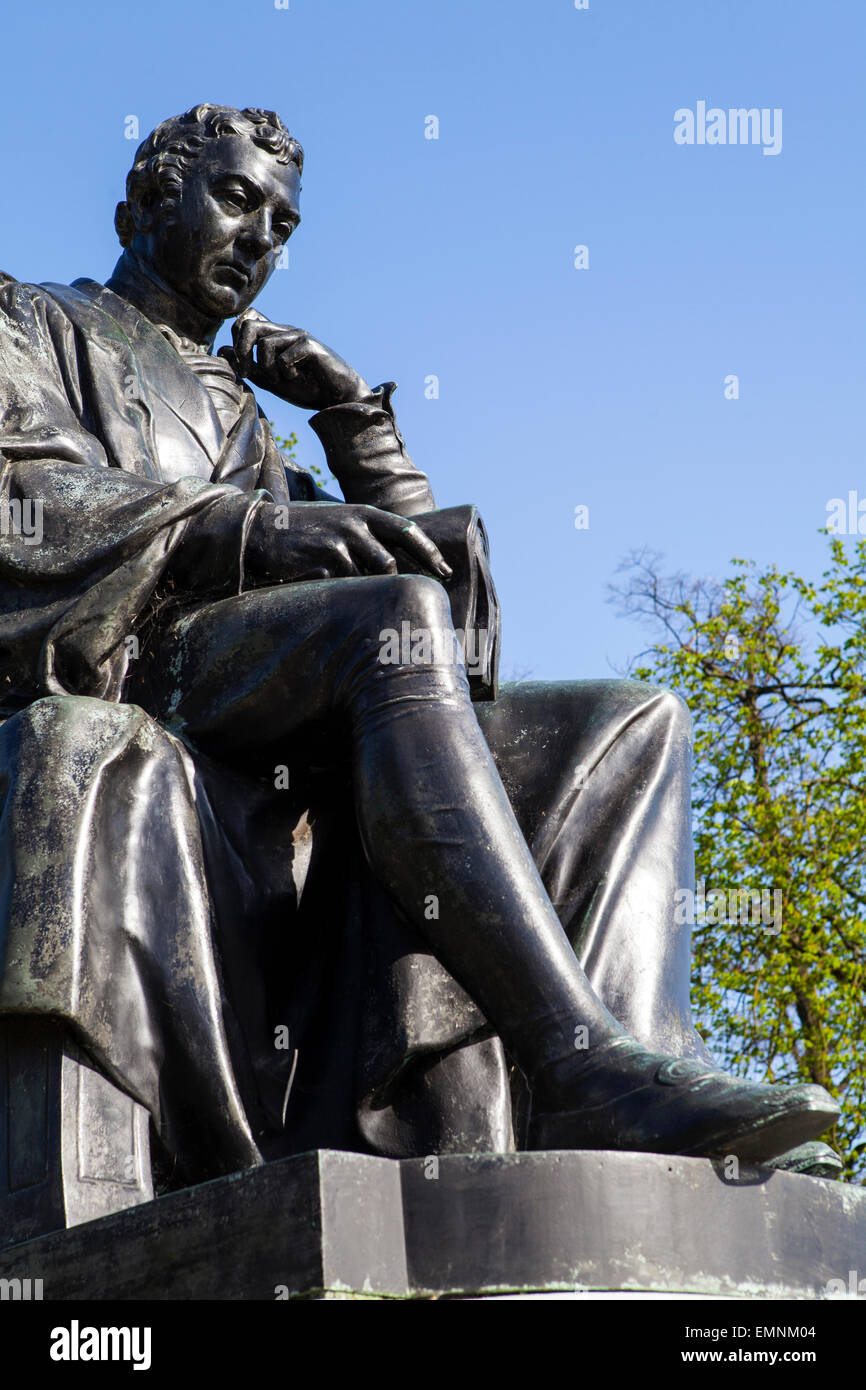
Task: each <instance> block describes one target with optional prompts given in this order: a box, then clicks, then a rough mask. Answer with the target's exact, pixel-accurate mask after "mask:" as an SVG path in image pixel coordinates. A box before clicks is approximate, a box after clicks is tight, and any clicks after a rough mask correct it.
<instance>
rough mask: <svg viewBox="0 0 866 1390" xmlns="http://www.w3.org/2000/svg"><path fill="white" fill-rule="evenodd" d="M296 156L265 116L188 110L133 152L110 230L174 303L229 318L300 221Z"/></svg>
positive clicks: (248, 298) (299, 160)
mask: <svg viewBox="0 0 866 1390" xmlns="http://www.w3.org/2000/svg"><path fill="white" fill-rule="evenodd" d="M303 164H304V152H303V150H302V149H301V146H300V145H299V144H298V142H297V141H296V140H294V139H292V136H291V135H290V134H289V132H288V130H287V129H286V127H285V126H284V125H283V123H282V121H281V120H280V118H279V116H277V115H276V113H275V112H273V111H260V110H257V109H255V108H246V109H245V110H243V111H239V110H237V109H236V108H235V107H233V106H208V105H205V106H194V107H192V108H191V109H190V110H189V111H185V112H184V114H183V115H182V116H173V117H172V118H171V119H170V120H167V121H163V122H162V124H161V125H158V126H157V128H156V130H154V131H153V133H152V134H151V135H149V136H148V137H147V139H146V140H145V141H144V143H143V144H142V145H140V146H139V148H138V150H137V152H136V156H135V162H134V164H133V166H132V168H131V169H130V171H129V174H128V175H127V179H126V201H125V202H122V203H118V205H117V212H116V214H115V219H114V225H115V227H116V229H117V234H118V236H119V238H120V241H121V245H123V246H124V247H130V248H131V249H132V250H133V251H134V252H135V253H136V254H137V255H138V256H139V257H141V258H142V259H143V260H144V261H145V262H147V263H148V264H149V265H150V266H151V267H152V268H153V270H154V271H155V272H156V273H157V274H158V275H159V276H160V277H161V279H163V280H164V281H165V282H166V283H167V284H168V285H169V286H170V287H171V288H172V289H174V290H176V291H177V293H178V294H179V295H181V296H182V297H183V298H184V299H186V300H187V301H189V302H190V303H191V304H193V305H194V306H195V308H196V309H198V310H199V311H200V312H201V313H202V314H204V315H205V316H206V317H208V318H213V319H217V318H218V319H227V318H233V317H235V316H236V315H237V314H240V313H242V312H243V310H244V309H246V308H247V307H248V306H249V305H250V304H252V302H253V300H254V299H255V297H256V295H257V294H258V293H259V291H260V290H261V289H262V288H263V286H264V285H265V284H266V282H267V281H268V279H269V278H270V276H271V274H272V272H273V270H274V267H275V265H276V262H277V259H278V257H279V254H280V250H281V248H282V247H283V246H284V245H285V243H286V241H287V240H288V238H289V237H290V236H291V234H292V232H293V231H294V229H295V227H296V226H297V225H298V223H299V221H300V211H299V207H298V196H299V194H300V190H301V171H302V169H303Z"/></svg>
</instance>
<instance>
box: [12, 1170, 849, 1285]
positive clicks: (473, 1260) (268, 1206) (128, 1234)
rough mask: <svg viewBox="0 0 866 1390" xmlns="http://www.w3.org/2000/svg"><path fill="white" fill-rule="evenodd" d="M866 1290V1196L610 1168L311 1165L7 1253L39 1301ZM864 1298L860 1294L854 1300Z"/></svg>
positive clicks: (762, 1175) (145, 1207)
mask: <svg viewBox="0 0 866 1390" xmlns="http://www.w3.org/2000/svg"><path fill="white" fill-rule="evenodd" d="M852 1270H853V1271H858V1272H859V1273H858V1277H864V1276H866V1192H864V1191H863V1190H862V1189H859V1188H852V1187H848V1186H846V1185H844V1184H842V1183H836V1182H829V1181H826V1180H823V1179H817V1178H807V1177H802V1176H795V1175H793V1174H789V1173H782V1172H774V1171H772V1170H769V1169H760V1168H745V1167H743V1168H741V1170H740V1174H739V1177H738V1179H737V1180H736V1181H731V1180H730V1179H729V1178H727V1177H726V1175H725V1171H724V1167H723V1165H721V1164H719V1165H716V1164H713V1163H711V1162H709V1161H708V1160H705V1159H688V1158H664V1157H661V1156H657V1155H652V1154H632V1153H609V1152H558V1153H524V1154H511V1155H481V1156H475V1157H473V1156H460V1155H455V1156H448V1157H441V1158H439V1159H432V1158H429V1159H411V1160H403V1161H396V1160H392V1159H384V1158H372V1157H365V1156H362V1155H358V1154H348V1153H336V1152H331V1151H326V1150H325V1151H320V1152H318V1153H310V1154H302V1155H300V1156H298V1157H295V1158H290V1159H284V1160H282V1161H280V1162H277V1163H272V1164H268V1165H267V1166H266V1167H264V1168H260V1169H257V1170H255V1171H252V1172H247V1173H240V1174H236V1175H234V1176H232V1177H229V1178H221V1179H219V1180H217V1181H215V1182H210V1183H204V1184H202V1185H201V1186H199V1187H195V1188H190V1189H188V1190H186V1191H184V1192H178V1193H173V1194H171V1195H169V1196H165V1197H161V1198H158V1199H156V1200H155V1201H151V1202H145V1203H143V1204H142V1205H140V1206H136V1207H133V1208H130V1209H129V1210H127V1211H124V1212H120V1213H117V1214H115V1215H112V1216H107V1217H105V1218H103V1219H101V1220H99V1221H92V1222H89V1223H87V1224H84V1225H80V1226H76V1227H74V1228H72V1229H69V1230H64V1231H57V1232H55V1233H53V1234H50V1235H46V1236H42V1237H40V1238H39V1239H36V1240H31V1241H29V1242H27V1243H25V1244H19V1245H16V1246H13V1247H11V1248H8V1249H6V1250H5V1251H3V1252H2V1253H0V1279H7V1280H8V1279H27V1278H30V1279H42V1281H43V1289H44V1298H45V1299H46V1300H49V1299H231V1300H243V1299H257V1300H269V1301H272V1300H274V1299H275V1298H277V1297H288V1298H322V1297H325V1298H328V1297H331V1298H333V1297H372V1298H407V1297H410V1298H411V1297H414V1298H429V1297H442V1296H443V1295H444V1296H451V1297H471V1296H473V1295H474V1296H478V1295H481V1296H485V1295H491V1294H502V1293H514V1292H530V1291H532V1292H536V1293H544V1292H554V1291H561V1290H569V1289H571V1290H574V1289H581V1290H629V1291H636V1292H645V1293H668V1294H669V1293H685V1294H693V1295H704V1296H711V1297H720V1296H721V1297H734V1298H736V1297H742V1298H756V1297H757V1298H761V1297H768V1298H809V1299H814V1298H824V1297H827V1293H828V1290H827V1286H828V1283H829V1281H830V1280H834V1279H837V1280H838V1279H841V1280H843V1281H845V1282H846V1283H847V1282H848V1280H849V1276H850V1272H851V1271H852ZM864 1287H866V1285H864Z"/></svg>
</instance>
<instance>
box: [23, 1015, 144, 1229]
mask: <svg viewBox="0 0 866 1390" xmlns="http://www.w3.org/2000/svg"><path fill="white" fill-rule="evenodd" d="M148 1126H149V1117H148V1114H147V1111H146V1110H145V1109H143V1107H142V1106H140V1105H138V1104H136V1102H135V1101H133V1100H132V1099H130V1097H129V1096H127V1095H125V1094H124V1093H123V1092H122V1091H119V1090H118V1089H117V1087H116V1086H114V1085H113V1084H112V1083H111V1082H110V1081H108V1080H106V1078H105V1077H104V1076H103V1075H102V1074H101V1073H100V1072H98V1071H97V1070H96V1069H95V1068H94V1066H93V1064H92V1062H90V1061H89V1059H88V1058H87V1057H86V1055H85V1054H84V1053H83V1052H82V1051H81V1049H80V1048H79V1047H78V1046H77V1045H76V1043H75V1041H74V1040H73V1038H72V1037H71V1035H70V1033H69V1032H68V1030H67V1029H65V1028H64V1027H63V1025H62V1024H59V1023H57V1022H55V1021H52V1020H46V1019H42V1018H38V1017H34V1016H33V1015H28V1016H21V1015H10V1014H7V1015H4V1016H2V1017H0V1248H3V1247H5V1246H9V1245H15V1244H18V1243H19V1242H20V1241H24V1240H32V1239H33V1238H34V1237H35V1236H38V1235H43V1234H45V1233H46V1232H47V1231H56V1230H62V1229H63V1228H64V1227H67V1226H78V1225H80V1224H81V1223H82V1222H83V1221H93V1220H95V1219H97V1218H98V1217H100V1216H108V1215H110V1214H111V1213H112V1212H116V1211H122V1210H123V1209H124V1208H125V1207H129V1206H136V1205H138V1204H139V1203H141V1202H148V1201H150V1200H151V1199H152V1197H153V1185H152V1180H151V1169H150V1143H149V1128H148Z"/></svg>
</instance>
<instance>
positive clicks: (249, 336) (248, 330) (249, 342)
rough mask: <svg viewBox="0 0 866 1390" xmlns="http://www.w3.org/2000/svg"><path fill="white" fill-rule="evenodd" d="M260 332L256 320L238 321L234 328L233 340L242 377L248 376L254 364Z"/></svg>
mask: <svg viewBox="0 0 866 1390" xmlns="http://www.w3.org/2000/svg"><path fill="white" fill-rule="evenodd" d="M259 331H260V324H259V323H258V322H257V321H256V320H255V319H248V318H247V319H243V320H241V319H238V320H237V321H236V322H235V324H234V326H233V327H232V338H233V340H234V345H235V356H236V358H237V363H238V371H239V372H240V374H241V376H248V375H249V370H250V368H251V366H252V365H253V364H252V351H253V348H254V347H255V344H256V338H257V336H258V334H259Z"/></svg>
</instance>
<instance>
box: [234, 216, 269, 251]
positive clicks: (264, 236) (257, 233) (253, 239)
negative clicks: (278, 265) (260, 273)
mask: <svg viewBox="0 0 866 1390" xmlns="http://www.w3.org/2000/svg"><path fill="white" fill-rule="evenodd" d="M239 241H241V243H242V244H244V245H246V246H248V247H249V249H250V250H251V251H252V253H253V255H254V256H255V258H256V260H260V259H261V257H262V256H265V255H267V253H268V251H272V250H273V248H274V246H275V245H276V240H275V238H274V229H273V225H272V222H271V218H270V215H269V214H268V213H266V212H264V211H263V212H262V213H260V214H259V215H258V216H257V217H256V218H254V219H251V220H250V221H249V222H248V223H247V225H246V227H245V228H244V230H243V232H242V234H241V236H240V237H239Z"/></svg>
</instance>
